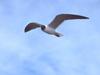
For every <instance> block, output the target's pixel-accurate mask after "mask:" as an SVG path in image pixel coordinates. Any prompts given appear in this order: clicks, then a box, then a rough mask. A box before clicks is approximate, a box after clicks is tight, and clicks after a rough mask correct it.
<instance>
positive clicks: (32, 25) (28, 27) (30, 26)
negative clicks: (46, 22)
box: [24, 23, 41, 32]
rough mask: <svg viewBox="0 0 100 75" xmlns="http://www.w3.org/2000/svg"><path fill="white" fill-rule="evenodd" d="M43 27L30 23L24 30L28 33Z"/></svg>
mask: <svg viewBox="0 0 100 75" xmlns="http://www.w3.org/2000/svg"><path fill="white" fill-rule="evenodd" d="M40 26H41V25H40V24H37V23H29V24H28V25H27V26H26V27H25V29H24V32H28V31H30V30H32V29H35V28H38V27H40Z"/></svg>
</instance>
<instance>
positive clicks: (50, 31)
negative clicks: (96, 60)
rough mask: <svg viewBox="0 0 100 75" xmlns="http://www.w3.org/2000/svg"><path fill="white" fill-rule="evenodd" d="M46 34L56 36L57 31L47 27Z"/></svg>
mask: <svg viewBox="0 0 100 75" xmlns="http://www.w3.org/2000/svg"><path fill="white" fill-rule="evenodd" d="M44 32H46V33H48V34H54V33H55V30H54V29H52V28H50V27H46V29H45V30H44Z"/></svg>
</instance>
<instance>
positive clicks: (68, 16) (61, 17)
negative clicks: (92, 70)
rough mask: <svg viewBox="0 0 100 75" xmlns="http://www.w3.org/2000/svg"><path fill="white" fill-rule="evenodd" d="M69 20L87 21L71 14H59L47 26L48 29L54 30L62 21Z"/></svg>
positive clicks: (83, 17)
mask: <svg viewBox="0 0 100 75" xmlns="http://www.w3.org/2000/svg"><path fill="white" fill-rule="evenodd" d="M71 19H88V17H85V16H80V15H73V14H60V15H57V16H56V17H55V18H54V20H53V21H52V22H51V23H50V24H49V27H52V28H54V29H56V28H57V27H58V26H59V25H60V24H61V23H62V22H63V21H64V20H71Z"/></svg>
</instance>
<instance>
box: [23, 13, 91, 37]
mask: <svg viewBox="0 0 100 75" xmlns="http://www.w3.org/2000/svg"><path fill="white" fill-rule="evenodd" d="M73 19H89V18H88V17H85V16H80V15H74V14H60V15H57V16H56V17H55V18H54V20H53V21H52V22H51V23H50V24H49V25H41V24H38V23H29V24H28V25H27V26H26V27H25V30H24V31H25V32H28V31H30V30H32V29H35V28H39V27H40V28H41V30H42V31H44V32H46V33H48V34H51V35H55V36H57V37H60V36H62V34H61V33H58V32H56V31H55V29H56V28H57V27H58V26H59V25H61V23H62V22H63V21H65V20H73Z"/></svg>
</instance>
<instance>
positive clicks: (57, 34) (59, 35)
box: [55, 32, 63, 37]
mask: <svg viewBox="0 0 100 75" xmlns="http://www.w3.org/2000/svg"><path fill="white" fill-rule="evenodd" d="M55 36H57V37H61V36H63V35H62V34H61V33H58V32H56V33H55Z"/></svg>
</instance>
